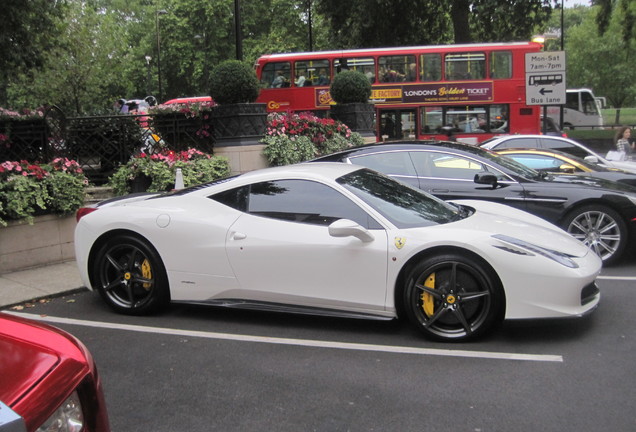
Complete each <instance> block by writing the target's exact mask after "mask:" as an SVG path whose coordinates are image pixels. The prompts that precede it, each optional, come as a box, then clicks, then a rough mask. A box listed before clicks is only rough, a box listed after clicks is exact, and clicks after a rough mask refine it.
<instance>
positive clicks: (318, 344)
mask: <svg viewBox="0 0 636 432" xmlns="http://www.w3.org/2000/svg"><path fill="white" fill-rule="evenodd" d="M11 313H13V314H14V315H17V316H23V317H26V318H31V319H34V320H39V321H45V322H49V323H55V324H69V325H78V326H84V327H97V328H104V329H114V330H126V331H134V332H141V333H154V334H165V335H173V336H188V337H198V338H206V339H222V340H232V341H240V342H260V343H269V344H278V345H295V346H303V347H315V348H334V349H345V350H355V351H375V352H384V353H395V354H417V355H430V356H446V357H469V358H481V359H497V360H522V361H538V362H557V363H562V362H563V356H560V355H545V354H519V353H504V352H488V351H467V350H452V349H434V348H415V347H405V346H391V345H371V344H360V343H348V342H333V341H320V340H310V339H290V338H276V337H267V336H250V335H240V334H231V333H215V332H202V331H193V330H180V329H171V328H164V327H147V326H138V325H130V324H116V323H109V322H100V321H86V320H78V319H72V318H61V317H53V316H46V315H44V316H42V315H36V314H28V313H16V312H11Z"/></svg>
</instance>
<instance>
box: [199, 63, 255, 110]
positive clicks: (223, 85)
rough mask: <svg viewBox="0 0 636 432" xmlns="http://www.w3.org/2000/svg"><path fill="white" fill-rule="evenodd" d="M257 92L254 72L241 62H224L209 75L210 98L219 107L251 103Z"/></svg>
mask: <svg viewBox="0 0 636 432" xmlns="http://www.w3.org/2000/svg"><path fill="white" fill-rule="evenodd" d="M259 91H260V85H259V82H258V78H257V77H256V72H254V69H253V68H251V67H250V66H249V65H247V64H246V63H243V62H241V61H238V60H226V61H224V62H221V63H219V64H218V65H217V66H216V67H215V68H214V69H212V72H211V73H210V96H212V99H213V100H214V102H216V103H218V104H220V105H225V104H237V103H252V102H254V101H255V100H256V98H257V97H258V93H259Z"/></svg>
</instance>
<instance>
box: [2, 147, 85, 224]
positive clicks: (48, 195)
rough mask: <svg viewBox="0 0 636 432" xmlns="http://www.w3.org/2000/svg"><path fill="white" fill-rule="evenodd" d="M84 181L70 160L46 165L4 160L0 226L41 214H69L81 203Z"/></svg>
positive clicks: (56, 160) (57, 160) (76, 166)
mask: <svg viewBox="0 0 636 432" xmlns="http://www.w3.org/2000/svg"><path fill="white" fill-rule="evenodd" d="M87 185H88V180H87V179H86V177H85V176H84V173H83V171H82V168H81V167H80V166H79V164H78V163H77V162H75V161H73V160H69V159H66V158H56V159H54V160H53V161H52V162H51V163H50V164H43V165H40V164H30V163H28V162H26V161H19V162H14V161H6V162H3V163H1V164H0V225H6V219H27V220H28V221H29V223H32V222H33V216H35V215H38V214H45V213H58V214H68V213H72V212H74V211H75V210H77V209H78V208H80V207H81V206H82V204H83V203H84V189H85V187H86V186H87Z"/></svg>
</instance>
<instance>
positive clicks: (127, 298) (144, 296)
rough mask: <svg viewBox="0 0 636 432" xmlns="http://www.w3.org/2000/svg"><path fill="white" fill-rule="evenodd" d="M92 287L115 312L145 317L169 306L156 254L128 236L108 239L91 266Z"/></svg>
mask: <svg viewBox="0 0 636 432" xmlns="http://www.w3.org/2000/svg"><path fill="white" fill-rule="evenodd" d="M92 276H93V277H92V281H93V285H94V286H95V287H96V288H97V290H98V291H99V293H100V295H101V296H102V298H103V299H104V300H105V301H106V303H107V304H108V305H109V306H110V307H111V308H112V309H114V310H115V311H117V312H119V313H123V314H126V315H146V314H150V313H154V312H157V311H159V310H160V309H162V308H164V307H165V306H167V305H168V303H169V302H170V292H169V289H168V278H167V276H166V271H165V268H164V266H163V263H162V261H161V259H160V258H159V255H158V253H157V252H156V251H155V249H154V248H152V247H151V246H150V245H149V244H147V243H146V242H145V241H143V240H140V239H139V238H137V237H134V236H130V235H122V236H117V237H113V238H111V239H109V240H108V241H107V242H106V243H105V244H104V245H102V247H101V248H100V249H99V252H98V253H97V255H96V257H95V261H94V264H93V275H92Z"/></svg>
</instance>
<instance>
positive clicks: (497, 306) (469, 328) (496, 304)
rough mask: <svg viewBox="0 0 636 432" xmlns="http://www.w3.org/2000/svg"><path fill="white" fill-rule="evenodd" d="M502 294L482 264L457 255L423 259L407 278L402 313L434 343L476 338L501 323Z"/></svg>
mask: <svg viewBox="0 0 636 432" xmlns="http://www.w3.org/2000/svg"><path fill="white" fill-rule="evenodd" d="M503 301H504V296H503V291H502V289H501V287H500V283H499V281H498V279H497V277H496V276H495V275H494V272H493V271H492V270H490V269H489V268H488V266H487V265H486V264H485V263H480V262H477V261H476V260H473V259H471V258H469V257H465V256H462V255H458V254H446V255H440V256H436V257H432V258H428V259H426V260H423V261H422V262H420V263H419V264H418V265H416V266H415V268H414V269H413V270H412V271H411V273H410V276H409V277H408V278H407V283H406V290H405V295H404V311H405V313H406V315H407V317H408V319H409V321H411V323H412V324H414V325H415V326H416V327H417V328H418V329H419V330H421V331H422V332H423V333H424V334H425V335H426V336H427V337H429V338H432V339H435V340H444V341H448V340H453V341H460V340H467V339H471V338H475V337H478V336H479V335H481V334H483V333H484V332H486V331H487V330H488V329H490V328H491V327H492V326H493V325H494V324H495V323H497V322H498V321H500V320H501V318H502V312H503Z"/></svg>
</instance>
